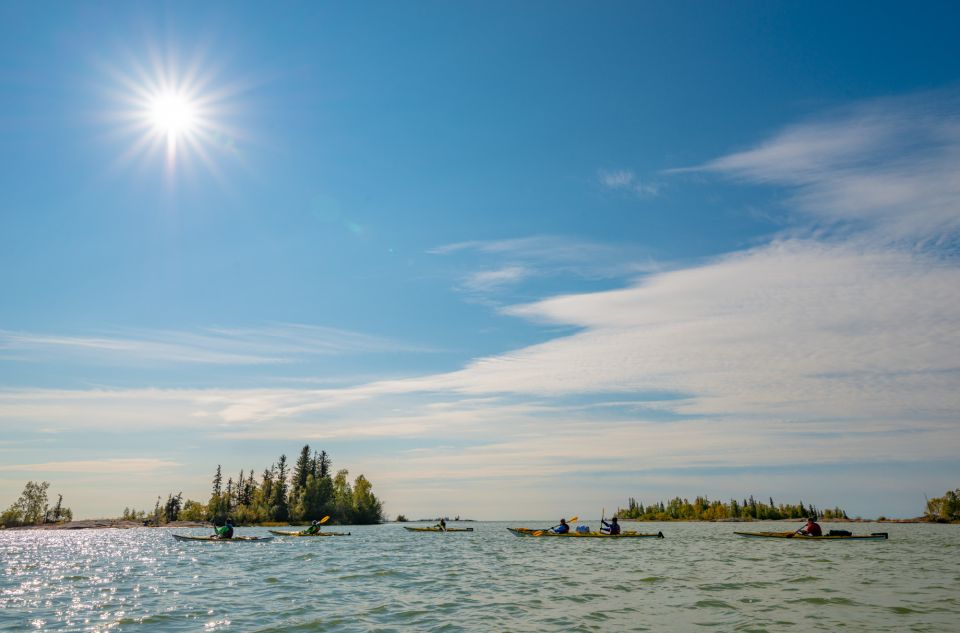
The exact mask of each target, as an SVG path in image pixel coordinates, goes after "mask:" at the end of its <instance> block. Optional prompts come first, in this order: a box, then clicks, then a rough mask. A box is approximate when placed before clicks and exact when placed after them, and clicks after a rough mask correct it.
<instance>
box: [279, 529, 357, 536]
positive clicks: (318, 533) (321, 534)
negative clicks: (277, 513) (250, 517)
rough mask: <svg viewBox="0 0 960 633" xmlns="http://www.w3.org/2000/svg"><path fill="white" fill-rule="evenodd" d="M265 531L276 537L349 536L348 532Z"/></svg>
mask: <svg viewBox="0 0 960 633" xmlns="http://www.w3.org/2000/svg"><path fill="white" fill-rule="evenodd" d="M267 531H268V532H270V534H276V535H277V536H350V532H317V533H316V534H304V533H303V532H289V531H284V530H267Z"/></svg>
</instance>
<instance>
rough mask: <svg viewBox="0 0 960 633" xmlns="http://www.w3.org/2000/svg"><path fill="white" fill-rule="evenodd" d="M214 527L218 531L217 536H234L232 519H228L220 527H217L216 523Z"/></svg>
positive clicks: (223, 537) (224, 537)
mask: <svg viewBox="0 0 960 633" xmlns="http://www.w3.org/2000/svg"><path fill="white" fill-rule="evenodd" d="M213 529H214V531H215V532H216V535H215V536H216V538H222V539H228V538H233V521H231V520H230V519H227V522H226V523H224V524H223V525H222V526H220V527H217V526H216V524H214V526H213Z"/></svg>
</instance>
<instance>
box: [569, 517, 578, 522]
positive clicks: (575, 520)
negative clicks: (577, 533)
mask: <svg viewBox="0 0 960 633" xmlns="http://www.w3.org/2000/svg"><path fill="white" fill-rule="evenodd" d="M579 518H580V517H570V518H569V519H567V523H576V522H577V519H579Z"/></svg>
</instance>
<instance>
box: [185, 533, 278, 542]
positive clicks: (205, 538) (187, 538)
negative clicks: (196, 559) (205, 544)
mask: <svg viewBox="0 0 960 633" xmlns="http://www.w3.org/2000/svg"><path fill="white" fill-rule="evenodd" d="M173 538H175V539H177V540H178V541H214V542H217V543H262V542H264V541H272V540H273V537H272V536H234V537H233V538H217V537H216V536H186V535H184V534H174V535H173Z"/></svg>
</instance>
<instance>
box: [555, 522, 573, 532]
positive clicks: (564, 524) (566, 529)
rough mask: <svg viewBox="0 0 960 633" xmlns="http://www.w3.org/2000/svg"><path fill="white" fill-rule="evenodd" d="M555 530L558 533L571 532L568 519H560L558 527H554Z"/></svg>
mask: <svg viewBox="0 0 960 633" xmlns="http://www.w3.org/2000/svg"><path fill="white" fill-rule="evenodd" d="M553 531H554V532H556V533H557V534H566V533H567V532H569V531H570V526H569V525H567V520H566V519H560V525H558V526H557V527H555V528H553Z"/></svg>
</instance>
